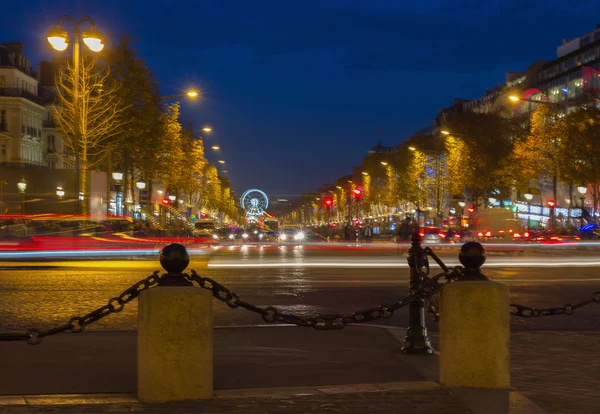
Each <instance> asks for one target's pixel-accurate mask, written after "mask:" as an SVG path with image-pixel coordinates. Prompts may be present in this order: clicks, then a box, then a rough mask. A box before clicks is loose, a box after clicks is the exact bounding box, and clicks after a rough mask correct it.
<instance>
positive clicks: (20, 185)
mask: <svg viewBox="0 0 600 414" xmlns="http://www.w3.org/2000/svg"><path fill="white" fill-rule="evenodd" d="M17 188H18V189H19V192H20V193H21V195H22V196H23V198H22V201H21V214H25V190H27V181H25V178H21V181H19V182H18V183H17Z"/></svg>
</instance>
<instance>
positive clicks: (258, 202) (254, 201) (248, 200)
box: [240, 188, 269, 217]
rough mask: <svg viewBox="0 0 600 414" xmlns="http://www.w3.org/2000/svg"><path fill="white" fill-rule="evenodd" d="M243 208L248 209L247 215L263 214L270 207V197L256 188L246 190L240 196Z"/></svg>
mask: <svg viewBox="0 0 600 414" xmlns="http://www.w3.org/2000/svg"><path fill="white" fill-rule="evenodd" d="M240 204H241V205H242V208H243V209H244V210H246V215H247V216H250V217H257V216H262V215H264V214H265V210H266V209H267V207H269V197H267V195H266V194H265V193H264V192H263V191H261V190H258V189H256V188H252V189H250V190H246V191H244V194H242V197H241V198H240Z"/></svg>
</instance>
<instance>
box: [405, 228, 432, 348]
mask: <svg viewBox="0 0 600 414" xmlns="http://www.w3.org/2000/svg"><path fill="white" fill-rule="evenodd" d="M410 241H411V246H410V249H408V258H407V260H408V266H409V267H410V281H409V285H408V290H409V294H413V293H414V292H415V291H416V290H418V289H419V287H420V286H421V282H422V275H421V267H422V264H423V260H424V259H425V260H426V256H425V251H424V250H423V248H422V247H421V236H420V235H419V231H418V230H417V231H416V232H414V233H413V234H412V237H411V239H410ZM402 353H404V354H424V355H429V354H433V348H432V347H431V341H430V340H429V337H428V336H427V326H426V324H425V300H423V299H416V300H413V301H412V302H410V304H409V305H408V328H407V329H406V337H405V338H404V345H403V346H402Z"/></svg>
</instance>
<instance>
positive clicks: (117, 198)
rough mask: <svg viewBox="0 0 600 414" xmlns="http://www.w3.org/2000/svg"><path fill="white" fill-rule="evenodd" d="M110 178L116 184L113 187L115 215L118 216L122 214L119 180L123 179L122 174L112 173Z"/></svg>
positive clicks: (121, 195) (121, 194)
mask: <svg viewBox="0 0 600 414" xmlns="http://www.w3.org/2000/svg"><path fill="white" fill-rule="evenodd" d="M112 178H113V180H115V181H116V182H117V185H116V186H115V215H116V216H120V215H122V214H123V192H122V191H120V190H121V180H122V179H123V173H122V172H113V173H112Z"/></svg>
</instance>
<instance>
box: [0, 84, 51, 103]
mask: <svg viewBox="0 0 600 414" xmlns="http://www.w3.org/2000/svg"><path fill="white" fill-rule="evenodd" d="M2 96H9V97H12V98H25V99H27V100H29V101H31V102H33V103H36V104H38V105H41V106H44V105H46V101H44V99H42V98H40V97H39V96H37V95H34V94H33V93H31V92H27V91H26V90H24V89H21V88H0V97H2Z"/></svg>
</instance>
